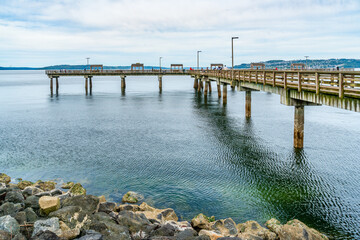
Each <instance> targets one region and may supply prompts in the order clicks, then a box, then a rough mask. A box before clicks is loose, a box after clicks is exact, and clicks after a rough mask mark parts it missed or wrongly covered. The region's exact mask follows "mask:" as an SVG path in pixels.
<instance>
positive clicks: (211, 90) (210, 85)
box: [209, 81, 212, 93]
mask: <svg viewBox="0 0 360 240" xmlns="http://www.w3.org/2000/svg"><path fill="white" fill-rule="evenodd" d="M211 91H212V90H211V81H209V93H211Z"/></svg>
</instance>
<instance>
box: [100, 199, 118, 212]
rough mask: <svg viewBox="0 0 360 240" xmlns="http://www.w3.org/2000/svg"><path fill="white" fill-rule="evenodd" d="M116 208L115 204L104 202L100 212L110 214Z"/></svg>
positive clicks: (101, 204)
mask: <svg viewBox="0 0 360 240" xmlns="http://www.w3.org/2000/svg"><path fill="white" fill-rule="evenodd" d="M99 201H100V199H99ZM115 207H116V203H114V202H103V203H100V205H99V212H104V213H110V212H113V211H114V210H115Z"/></svg>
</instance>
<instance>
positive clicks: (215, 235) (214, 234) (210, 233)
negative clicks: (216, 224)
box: [199, 229, 224, 240]
mask: <svg viewBox="0 0 360 240" xmlns="http://www.w3.org/2000/svg"><path fill="white" fill-rule="evenodd" d="M199 236H207V237H209V238H210V240H216V239H218V238H222V237H224V236H223V235H221V234H219V233H217V232H214V231H209V230H205V229H202V230H201V231H200V232H199Z"/></svg>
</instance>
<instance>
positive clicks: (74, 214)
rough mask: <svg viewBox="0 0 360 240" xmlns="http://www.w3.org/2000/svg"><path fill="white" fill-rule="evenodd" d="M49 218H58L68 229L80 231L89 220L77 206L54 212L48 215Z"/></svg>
mask: <svg viewBox="0 0 360 240" xmlns="http://www.w3.org/2000/svg"><path fill="white" fill-rule="evenodd" d="M49 217H56V218H59V219H60V220H61V221H63V222H64V223H65V224H66V225H67V226H68V227H69V228H70V229H75V228H78V229H80V228H82V227H83V226H84V224H85V223H86V222H87V221H88V220H89V215H87V214H86V213H85V212H83V211H82V209H81V207H79V206H67V207H63V208H61V209H59V210H57V211H55V212H52V213H50V214H49Z"/></svg>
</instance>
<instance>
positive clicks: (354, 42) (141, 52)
mask: <svg viewBox="0 0 360 240" xmlns="http://www.w3.org/2000/svg"><path fill="white" fill-rule="evenodd" d="M359 13H360V3H359V2H358V1H355V0H347V1H343V0H327V1H323V0H302V1H300V0H277V1H276V0H242V1H235V0H223V1H221V2H220V3H219V1H214V0H198V1H192V0H183V1H174V0H167V1H165V0H151V1H149V0H120V1H115V0H98V1H85V0H78V1H68V0H62V1H45V0H38V1H24V0H13V1H2V7H1V9H0V51H1V52H2V54H1V55H2V56H1V58H0V65H5V66H8V65H26V66H29V65H31V64H36V65H39V66H41V65H50V64H60V63H69V64H74V63H75V62H77V61H83V59H84V58H85V57H86V56H90V57H92V59H94V58H95V59H98V61H99V62H100V61H101V62H103V63H104V64H116V65H118V64H119V65H120V64H122V65H128V64H130V63H132V62H133V61H137V62H138V61H141V62H144V63H145V64H147V65H156V64H157V62H158V57H159V56H160V55H161V56H163V57H164V64H165V63H166V62H167V61H168V63H169V64H170V63H172V62H180V61H181V62H182V63H184V64H185V65H187V66H193V65H195V64H196V58H195V54H196V51H197V50H202V51H203V52H202V57H201V59H202V63H203V65H209V64H210V63H211V62H224V63H226V64H229V63H230V39H231V36H239V37H240V39H239V40H238V41H236V42H235V53H236V55H235V56H236V61H235V62H236V63H240V62H250V61H261V60H268V59H274V58H283V59H293V58H301V57H302V56H303V55H310V56H311V57H312V58H327V57H356V56H357V55H358V50H359V47H358V42H359V38H360V34H359V26H358V23H359V22H360V14H359ZM31 52H33V53H34V54H33V55H34V56H38V57H37V58H35V59H34V58H31V57H30V56H31V54H29V53H31ZM10 55H11V56H10ZM39 56H40V57H39ZM95 59H94V61H96V60H95ZM64 61H70V62H64Z"/></svg>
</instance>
